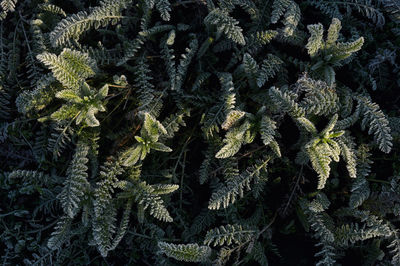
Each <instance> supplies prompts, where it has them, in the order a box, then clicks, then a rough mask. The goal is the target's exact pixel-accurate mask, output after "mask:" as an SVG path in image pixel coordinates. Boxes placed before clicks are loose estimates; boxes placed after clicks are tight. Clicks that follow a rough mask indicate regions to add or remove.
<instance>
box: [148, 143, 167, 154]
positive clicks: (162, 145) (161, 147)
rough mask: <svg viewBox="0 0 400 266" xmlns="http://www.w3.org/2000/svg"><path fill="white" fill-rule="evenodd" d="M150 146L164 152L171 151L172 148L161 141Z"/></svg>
mask: <svg viewBox="0 0 400 266" xmlns="http://www.w3.org/2000/svg"><path fill="white" fill-rule="evenodd" d="M150 148H152V149H153V150H156V151H163V152H171V151H172V149H171V148H170V147H167V146H165V145H164V144H162V143H161V142H156V143H151V144H150Z"/></svg>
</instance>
